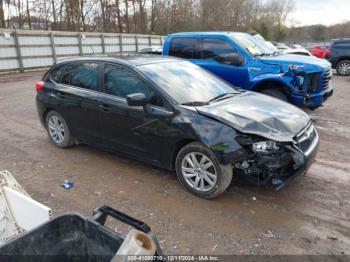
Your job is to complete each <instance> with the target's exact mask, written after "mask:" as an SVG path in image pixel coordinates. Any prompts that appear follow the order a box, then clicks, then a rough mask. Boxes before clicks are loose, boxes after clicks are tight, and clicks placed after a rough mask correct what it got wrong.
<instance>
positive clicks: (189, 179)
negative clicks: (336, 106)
mask: <svg viewBox="0 0 350 262" xmlns="http://www.w3.org/2000/svg"><path fill="white" fill-rule="evenodd" d="M181 171H182V175H183V177H184V178H185V181H186V183H187V184H188V185H189V186H190V187H192V188H194V189H196V190H198V191H201V192H207V191H210V190H212V189H213V188H214V187H215V185H216V181H217V172H216V170H215V166H214V164H213V162H212V161H211V160H210V159H209V158H208V157H207V156H206V155H204V154H202V153H199V152H191V153H188V154H187V155H186V156H185V157H184V158H183V160H182V164H181Z"/></svg>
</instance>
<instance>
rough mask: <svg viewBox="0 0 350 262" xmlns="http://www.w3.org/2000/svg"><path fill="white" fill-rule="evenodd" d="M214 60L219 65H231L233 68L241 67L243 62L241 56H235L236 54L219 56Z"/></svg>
mask: <svg viewBox="0 0 350 262" xmlns="http://www.w3.org/2000/svg"><path fill="white" fill-rule="evenodd" d="M215 60H216V61H218V62H219V63H221V64H225V65H233V66H241V65H243V63H244V61H245V59H244V57H243V56H242V55H240V54H236V53H234V54H227V55H221V56H218V57H217V58H216V59H215Z"/></svg>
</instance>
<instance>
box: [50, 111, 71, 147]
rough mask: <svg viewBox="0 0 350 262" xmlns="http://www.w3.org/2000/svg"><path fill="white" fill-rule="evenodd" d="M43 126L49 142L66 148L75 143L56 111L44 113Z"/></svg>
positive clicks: (61, 117)
mask: <svg viewBox="0 0 350 262" xmlns="http://www.w3.org/2000/svg"><path fill="white" fill-rule="evenodd" d="M45 127H46V130H47V133H48V135H49V137H50V140H51V142H52V143H53V144H54V145H55V146H57V147H59V148H67V147H70V146H72V145H74V144H76V142H77V141H76V139H75V138H74V137H73V136H72V135H71V133H70V131H69V128H68V125H67V123H66V121H65V120H64V118H63V116H61V115H60V114H59V113H58V112H56V111H54V110H52V111H50V112H48V113H47V114H46V117H45Z"/></svg>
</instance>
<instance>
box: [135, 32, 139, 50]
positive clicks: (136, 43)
mask: <svg viewBox="0 0 350 262" xmlns="http://www.w3.org/2000/svg"><path fill="white" fill-rule="evenodd" d="M135 47H136V52H138V51H139V43H138V41H137V35H135Z"/></svg>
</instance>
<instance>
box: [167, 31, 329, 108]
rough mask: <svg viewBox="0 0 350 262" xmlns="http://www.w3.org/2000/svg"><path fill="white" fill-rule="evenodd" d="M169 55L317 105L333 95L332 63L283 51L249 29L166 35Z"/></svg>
mask: <svg viewBox="0 0 350 262" xmlns="http://www.w3.org/2000/svg"><path fill="white" fill-rule="evenodd" d="M163 55H165V56H175V57H180V58H184V59H189V60H190V61H192V62H193V63H195V64H197V65H199V66H201V67H203V68H205V69H207V70H209V71H211V72H212V73H214V74H216V75H218V76H220V77H221V78H223V79H224V80H226V81H227V82H229V83H231V84H232V85H234V86H236V87H240V88H242V89H246V90H252V91H257V92H261V93H264V94H267V95H270V96H273V97H276V98H279V99H281V100H284V101H288V102H290V103H292V104H294V105H296V106H298V107H305V108H309V109H315V108H317V107H320V106H322V104H323V103H324V102H325V101H326V100H327V98H328V97H330V96H331V95H332V94H333V87H332V84H331V78H332V68H331V64H330V63H329V62H328V61H326V60H322V59H318V58H314V57H304V56H301V55H282V54H280V53H279V52H276V50H274V49H272V48H271V47H270V46H268V45H267V44H266V43H264V41H263V40H259V39H257V38H254V37H253V36H251V35H250V34H247V33H233V32H196V33H194V32H192V33H176V34H171V35H169V36H167V37H166V39H165V42H164V47H163Z"/></svg>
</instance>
